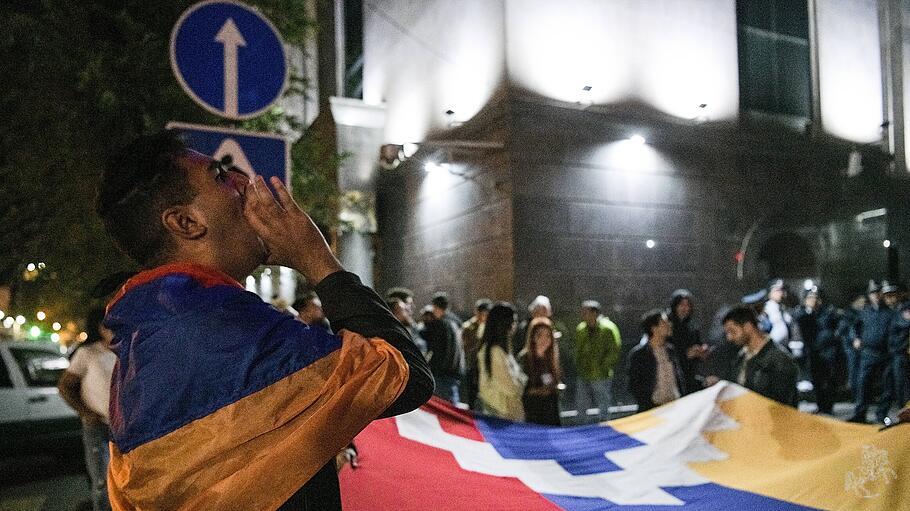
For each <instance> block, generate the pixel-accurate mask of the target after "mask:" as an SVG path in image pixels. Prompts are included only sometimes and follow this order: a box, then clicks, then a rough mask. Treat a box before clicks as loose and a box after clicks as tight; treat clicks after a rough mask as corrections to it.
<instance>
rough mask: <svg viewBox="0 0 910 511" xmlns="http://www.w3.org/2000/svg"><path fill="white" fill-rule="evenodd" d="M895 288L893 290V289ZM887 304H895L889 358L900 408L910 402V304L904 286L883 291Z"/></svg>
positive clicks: (892, 380)
mask: <svg viewBox="0 0 910 511" xmlns="http://www.w3.org/2000/svg"><path fill="white" fill-rule="evenodd" d="M892 288H893V289H892ZM882 292H883V293H884V294H885V303H888V304H889V306H891V305H890V304H891V303H893V304H894V305H893V306H892V307H893V308H894V317H893V318H892V320H891V333H890V334H889V335H888V358H889V359H890V362H891V374H890V378H889V379H890V380H891V383H892V386H891V389H892V392H893V393H894V396H893V397H894V399H895V402H896V403H897V405H898V406H906V403H907V401H908V400H910V375H908V372H907V369H908V368H907V366H908V360H907V358H908V356H907V349H908V339H910V302H908V301H907V299H906V298H907V291H906V289H905V288H904V287H903V286H902V285H897V286H891V287H890V288H888V289H882Z"/></svg>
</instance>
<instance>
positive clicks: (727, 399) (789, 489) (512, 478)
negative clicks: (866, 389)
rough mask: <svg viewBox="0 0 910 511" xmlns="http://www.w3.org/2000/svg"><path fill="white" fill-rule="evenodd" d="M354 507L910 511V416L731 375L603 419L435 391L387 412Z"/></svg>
mask: <svg viewBox="0 0 910 511" xmlns="http://www.w3.org/2000/svg"><path fill="white" fill-rule="evenodd" d="M355 442H356V444H357V448H358V450H359V453H360V456H359V467H358V468H357V469H354V470H352V469H350V468H345V469H344V470H343V471H342V473H341V490H342V498H343V500H344V508H345V510H346V511H361V510H363V511H367V510H369V511H375V510H381V509H387V510H393V509H394V510H396V511H404V510H425V509H445V510H451V511H458V510H465V511H467V510H479V509H482V510H485V511H486V510H524V511H537V510H540V511H543V510H547V511H549V510H560V509H563V510H570V511H576V510H577V511H599V510H604V511H606V510H610V511H614V510H615V511H620V510H622V511H626V510H635V511H638V510H655V509H656V510H677V509H679V510H700V511H709V510H710V511H729V510H739V509H743V510H756V511H797V510H799V511H805V510H814V509H832V510H845V511H846V510H851V511H852V510H881V511H885V510H888V511H892V510H899V509H901V510H907V509H910V477H908V470H910V425H900V426H897V427H894V428H890V429H888V430H886V431H883V432H879V431H878V430H877V428H876V427H874V426H865V425H857V424H849V423H844V422H840V421H837V420H834V419H831V418H826V417H821V416H816V415H809V414H805V413H801V412H799V411H797V410H795V409H793V408H790V407H787V406H784V405H781V404H778V403H776V402H774V401H771V400H769V399H766V398H764V397H762V396H760V395H758V394H755V393H753V392H750V391H748V390H746V389H744V388H743V387H740V386H738V385H736V384H732V383H728V382H721V383H719V384H717V385H715V386H713V387H710V388H708V389H705V390H703V391H701V392H697V393H695V394H692V395H690V396H686V397H684V398H682V399H679V400H677V401H675V402H673V403H671V404H668V405H665V406H663V407H660V408H656V409H654V410H651V411H648V412H645V413H641V414H638V415H634V416H631V417H627V418H624V419H620V420H616V421H612V422H608V423H604V424H599V425H592V426H582V427H571V428H553V427H545V426H537V425H532V424H523V423H514V422H509V421H504V420H499V419H494V418H490V417H484V416H480V415H473V414H471V413H469V412H465V411H462V410H459V409H457V408H454V407H452V406H451V405H449V404H448V403H446V402H444V401H441V400H439V399H434V400H433V401H431V402H430V403H428V404H427V405H425V406H423V407H421V408H420V409H417V410H414V411H413V412H410V413H408V414H405V415H400V416H398V417H395V418H391V419H383V420H381V421H376V422H374V423H373V424H371V425H370V426H369V427H368V428H367V429H365V430H364V431H363V432H362V433H361V434H360V435H359V436H358V437H357V439H356V440H355Z"/></svg>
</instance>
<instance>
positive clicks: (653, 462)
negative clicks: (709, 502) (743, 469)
mask: <svg viewBox="0 0 910 511" xmlns="http://www.w3.org/2000/svg"><path fill="white" fill-rule="evenodd" d="M744 392H745V390H744V389H743V388H742V387H739V386H738V385H734V384H730V383H726V382H722V383H720V384H718V385H715V386H714V387H711V388H709V389H706V390H704V391H702V392H698V393H696V394H693V395H690V396H687V397H685V398H683V399H681V400H678V401H676V402H674V403H671V404H670V405H668V406H665V407H662V408H660V409H657V410H655V411H654V413H655V415H657V416H658V417H659V418H660V419H659V421H658V423H657V424H656V425H655V426H654V427H651V428H648V429H646V430H644V431H641V432H638V433H635V434H632V435H629V436H631V437H632V438H635V439H636V440H639V441H640V442H642V443H644V444H645V445H642V446H638V447H632V448H629V449H624V450H619V451H609V452H605V456H606V457H607V458H608V459H609V460H610V461H612V462H613V463H615V464H616V465H618V466H619V467H621V468H622V470H616V471H611V472H602V473H597V474H587V475H572V474H571V473H569V472H568V471H566V470H565V469H564V468H563V467H562V466H560V465H559V464H558V463H557V462H556V461H554V460H521V459H507V458H504V457H503V456H502V455H500V454H499V453H498V452H497V451H496V449H494V448H493V446H492V445H490V444H489V443H486V442H480V441H477V440H471V439H468V438H464V437H460V436H457V435H453V434H451V433H448V432H446V431H444V430H443V429H442V425H441V424H440V423H439V419H438V418H437V417H436V415H433V414H431V413H429V412H425V411H423V410H420V409H418V410H414V411H413V412H410V413H408V414H405V415H400V416H398V417H397V418H396V424H397V426H398V432H399V434H400V435H401V436H402V437H405V438H408V439H410V440H413V441H415V442H420V443H423V444H426V445H429V446H432V447H436V448H438V449H444V450H446V451H449V452H451V453H452V455H453V456H454V457H455V460H456V461H457V462H458V464H459V466H461V468H462V469H464V470H470V471H473V472H478V473H482V474H487V475H491V476H499V477H514V478H516V479H518V480H520V481H521V482H522V483H524V484H525V485H526V486H528V487H529V488H531V489H532V490H534V491H536V492H538V493H544V494H552V495H565V496H572V497H589V498H600V499H605V500H608V501H610V502H613V503H616V504H620V505H652V506H654V505H683V504H685V502H682V501H681V500H679V499H678V498H676V497H674V496H673V495H670V494H669V493H667V492H665V491H664V490H663V489H661V488H662V487H673V486H696V485H700V484H706V483H710V482H711V481H709V480H707V479H705V478H703V477H702V476H700V475H699V474H697V473H696V472H695V471H693V470H692V469H691V468H689V466H688V465H687V464H688V463H692V462H700V461H713V460H722V459H726V458H727V455H726V454H725V453H723V452H721V451H719V450H718V449H716V448H715V447H713V446H712V445H711V444H710V443H708V441H707V440H706V439H705V438H704V437H703V436H702V432H709V431H722V430H729V429H736V428H737V427H738V425H737V423H736V422H735V421H733V420H732V419H731V418H730V417H728V416H726V415H724V414H723V413H722V412H721V411H720V409H719V408H718V407H717V405H716V403H717V402H720V401H726V400H729V399H733V398H735V397H737V396H739V395H741V394H743V393H744Z"/></svg>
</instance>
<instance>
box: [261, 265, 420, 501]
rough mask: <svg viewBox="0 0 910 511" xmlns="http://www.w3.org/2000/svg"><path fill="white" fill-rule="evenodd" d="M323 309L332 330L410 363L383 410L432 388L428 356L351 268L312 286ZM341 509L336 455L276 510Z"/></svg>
mask: <svg viewBox="0 0 910 511" xmlns="http://www.w3.org/2000/svg"><path fill="white" fill-rule="evenodd" d="M316 294H318V295H319V298H320V299H321V300H322V309H323V311H324V312H325V316H326V318H328V320H329V321H330V322H331V324H332V327H333V328H334V329H335V331H336V332H337V331H341V330H350V331H352V332H357V333H359V334H360V335H363V336H364V337H379V338H381V339H384V340H385V341H386V342H388V343H389V344H391V345H392V346H393V347H395V348H396V349H397V350H398V351H400V352H401V354H402V356H403V357H404V359H405V361H407V363H408V366H409V368H410V374H409V376H408V383H407V385H406V386H405V388H404V391H403V392H402V393H401V395H400V396H399V397H398V399H396V400H395V402H394V403H392V405H391V406H390V407H389V408H388V409H387V410H386V411H385V412H384V413H383V414H382V416H383V417H392V416H394V415H399V414H402V413H406V412H409V411H411V410H414V409H415V408H417V407H418V406H420V405H422V404H423V403H426V402H427V400H429V399H430V396H431V395H432V394H433V386H434V383H433V377H432V376H431V375H430V369H429V367H428V366H427V363H426V360H425V359H424V358H423V355H421V353H420V351H419V350H418V349H417V346H416V345H415V344H414V342H413V341H412V340H411V337H410V336H409V335H408V331H407V330H405V328H404V327H403V326H402V325H401V323H399V322H398V320H397V319H395V317H394V316H392V313H391V312H389V310H388V309H387V308H386V306H385V302H383V300H382V299H381V298H380V297H379V295H377V294H376V292H375V291H373V290H372V289H370V288H368V287H366V286H364V285H363V284H361V283H360V278H359V277H358V276H357V275H354V274H353V273H348V272H336V273H333V274H331V275H329V276H328V277H326V278H325V279H323V280H322V282H320V283H319V284H318V285H317V286H316ZM323 509H325V510H336V509H337V510H340V509H341V492H340V490H339V487H338V474H337V472H336V469H335V458H334V457H333V458H332V459H330V460H327V463H326V465H325V466H324V467H323V468H322V469H321V470H320V471H319V472H317V473H316V475H314V476H313V477H312V478H311V479H310V480H309V481H308V482H307V483H306V484H305V485H304V486H303V487H302V488H300V490H298V491H297V493H295V494H294V495H293V496H291V498H290V499H288V501H287V502H285V503H284V504H283V505H282V506H281V507H280V508H279V511H300V510H307V511H310V510H323Z"/></svg>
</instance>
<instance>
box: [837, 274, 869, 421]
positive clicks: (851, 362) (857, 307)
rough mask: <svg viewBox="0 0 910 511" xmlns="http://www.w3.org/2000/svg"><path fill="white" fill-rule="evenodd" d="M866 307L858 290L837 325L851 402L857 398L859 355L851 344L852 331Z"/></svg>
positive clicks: (855, 328)
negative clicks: (845, 363)
mask: <svg viewBox="0 0 910 511" xmlns="http://www.w3.org/2000/svg"><path fill="white" fill-rule="evenodd" d="M865 307H866V294H865V293H863V292H860V293H858V294H856V295H853V299H852V300H850V306H849V307H847V308H845V309H844V310H843V314H842V315H841V318H840V323H839V324H838V325H837V337H838V338H839V339H840V342H841V347H842V348H843V350H844V357H845V358H846V362H847V385H848V386H849V387H850V394H851V396H852V397H853V402H854V403H855V402H857V401H858V400H859V394H858V392H859V356H860V352H859V349H857V348H856V347H855V346H854V345H853V339H854V337H853V335H854V331H856V330H858V329H859V327H858V325H859V321H860V316H861V315H862V312H863V309H864V308H865Z"/></svg>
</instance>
